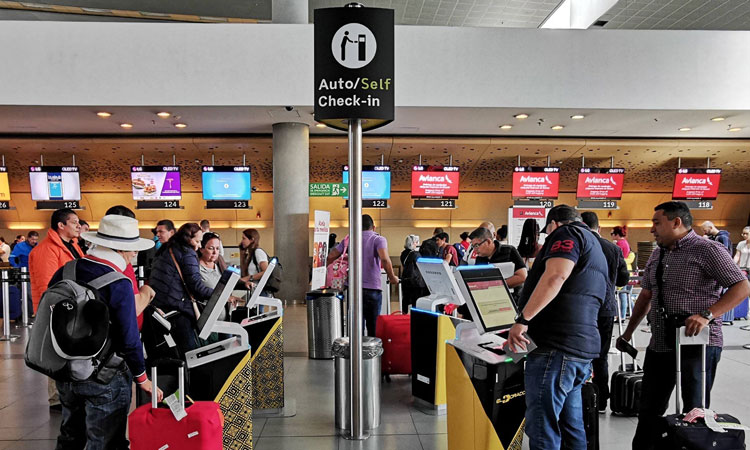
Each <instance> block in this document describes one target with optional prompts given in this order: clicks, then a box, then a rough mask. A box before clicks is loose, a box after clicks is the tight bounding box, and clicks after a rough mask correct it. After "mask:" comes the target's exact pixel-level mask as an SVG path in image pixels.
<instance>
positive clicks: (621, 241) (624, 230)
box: [610, 225, 635, 270]
mask: <svg viewBox="0 0 750 450" xmlns="http://www.w3.org/2000/svg"><path fill="white" fill-rule="evenodd" d="M610 236H612V240H613V241H614V243H615V244H617V246H618V247H620V250H622V257H623V258H625V262H626V263H627V264H628V270H633V261H635V253H633V252H631V251H630V244H629V243H628V240H627V239H625V238H626V237H628V227H626V226H625V225H623V226H621V227H614V228H612V232H611V233H610Z"/></svg>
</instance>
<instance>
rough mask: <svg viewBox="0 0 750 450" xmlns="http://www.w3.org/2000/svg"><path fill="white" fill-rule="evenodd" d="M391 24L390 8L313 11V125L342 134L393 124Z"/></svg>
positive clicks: (347, 8) (392, 44) (391, 11)
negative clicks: (354, 124)
mask: <svg viewBox="0 0 750 450" xmlns="http://www.w3.org/2000/svg"><path fill="white" fill-rule="evenodd" d="M393 23H394V21H393V10H392V9H382V8H364V7H361V8H358V7H344V8H324V9H316V10H315V120H317V121H318V122H323V123H325V124H326V125H328V126H330V127H332V128H337V129H340V130H346V129H347V128H348V120H350V119H362V120H363V123H362V129H363V130H371V129H374V128H378V127H382V126H383V125H386V124H388V123H390V122H392V121H393V118H394V109H395V107H394V95H393V90H394V83H393V73H394V64H393V60H394V57H393V54H394V52H393V46H394V38H393Z"/></svg>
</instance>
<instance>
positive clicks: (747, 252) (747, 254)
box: [734, 227, 750, 270]
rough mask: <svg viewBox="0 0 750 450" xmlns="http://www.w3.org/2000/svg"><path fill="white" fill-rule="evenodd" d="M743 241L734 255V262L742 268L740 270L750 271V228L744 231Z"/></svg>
mask: <svg viewBox="0 0 750 450" xmlns="http://www.w3.org/2000/svg"><path fill="white" fill-rule="evenodd" d="M742 238H743V239H744V240H743V241H740V242H739V243H738V244H737V248H736V250H737V251H736V252H735V254H734V262H736V263H737V265H738V266H740V269H743V270H748V269H750V227H745V228H743V229H742Z"/></svg>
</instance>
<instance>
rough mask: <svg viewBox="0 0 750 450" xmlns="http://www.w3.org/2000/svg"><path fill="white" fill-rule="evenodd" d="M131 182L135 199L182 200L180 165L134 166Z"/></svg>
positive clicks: (131, 171)
mask: <svg viewBox="0 0 750 450" xmlns="http://www.w3.org/2000/svg"><path fill="white" fill-rule="evenodd" d="M130 183H131V186H132V187H133V200H138V201H149V200H180V199H181V198H182V187H181V185H180V167H179V166H132V167H131V168H130Z"/></svg>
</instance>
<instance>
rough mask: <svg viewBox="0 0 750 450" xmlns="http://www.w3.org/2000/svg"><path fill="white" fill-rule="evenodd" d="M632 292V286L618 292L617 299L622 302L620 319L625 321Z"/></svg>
mask: <svg viewBox="0 0 750 450" xmlns="http://www.w3.org/2000/svg"><path fill="white" fill-rule="evenodd" d="M632 290H633V288H632V287H631V286H625V287H624V288H622V289H621V290H619V291H617V297H618V298H619V300H620V317H621V318H623V319H624V318H626V317H628V302H630V293H631V292H632ZM631 305H632V304H631Z"/></svg>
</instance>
